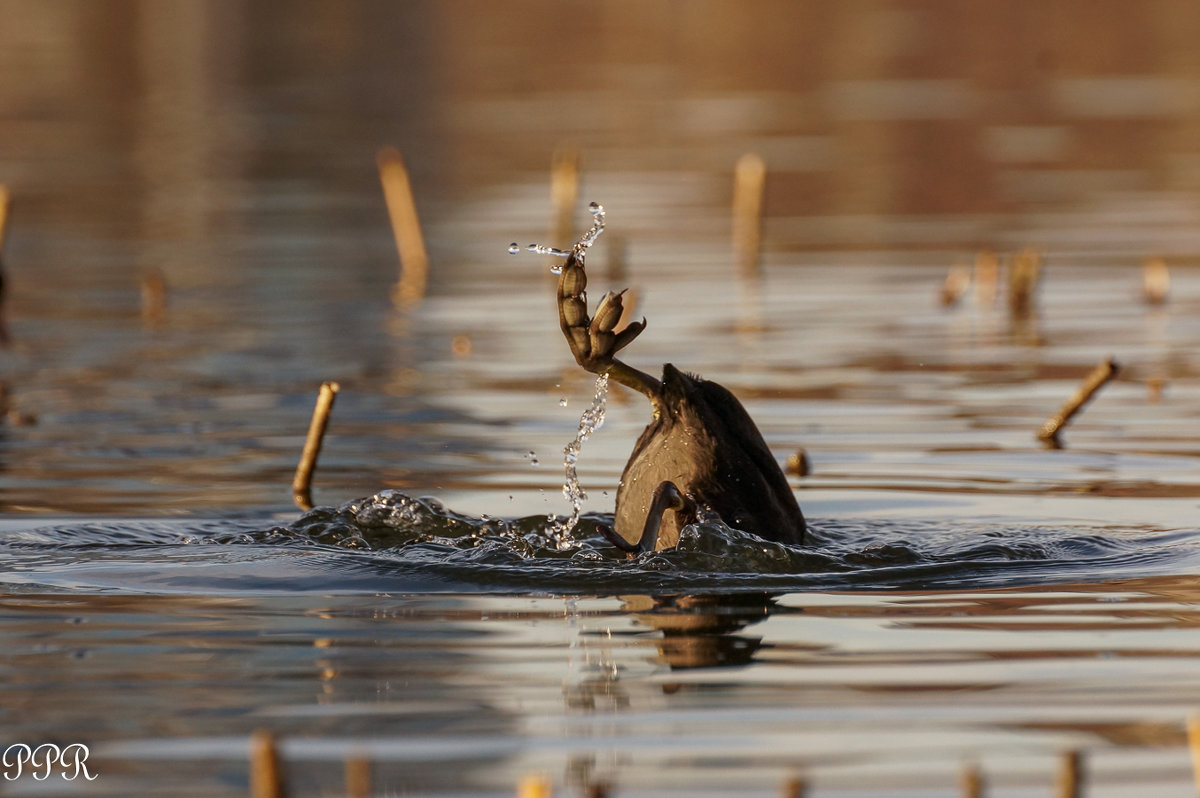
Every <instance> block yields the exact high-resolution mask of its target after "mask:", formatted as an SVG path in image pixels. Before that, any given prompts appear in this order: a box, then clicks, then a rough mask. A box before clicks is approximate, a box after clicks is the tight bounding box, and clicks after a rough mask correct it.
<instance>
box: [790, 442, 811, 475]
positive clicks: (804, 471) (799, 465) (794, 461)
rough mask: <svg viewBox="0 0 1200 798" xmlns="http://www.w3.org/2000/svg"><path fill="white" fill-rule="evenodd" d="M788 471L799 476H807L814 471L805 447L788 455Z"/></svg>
mask: <svg viewBox="0 0 1200 798" xmlns="http://www.w3.org/2000/svg"><path fill="white" fill-rule="evenodd" d="M787 472H788V473H789V474H792V475H793V476H797V477H806V476H808V475H809V474H811V473H812V462H811V461H810V460H809V459H808V452H807V451H806V450H805V449H803V448H801V449H797V450H796V451H795V452H793V453H792V454H791V455H789V456H788V459H787Z"/></svg>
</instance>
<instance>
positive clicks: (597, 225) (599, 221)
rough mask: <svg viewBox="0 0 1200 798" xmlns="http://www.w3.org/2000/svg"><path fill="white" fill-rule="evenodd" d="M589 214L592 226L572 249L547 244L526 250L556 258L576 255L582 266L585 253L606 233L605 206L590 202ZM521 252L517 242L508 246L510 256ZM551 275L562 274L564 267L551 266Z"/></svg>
mask: <svg viewBox="0 0 1200 798" xmlns="http://www.w3.org/2000/svg"><path fill="white" fill-rule="evenodd" d="M588 213H590V214H591V215H592V226H591V227H589V228H588V230H587V232H585V233H584V234H583V235H582V236H580V237H579V240H578V241H576V242H575V243H574V244H572V245H571V248H570V249H559V248H557V247H552V246H548V245H546V244H527V245H526V246H525V250H526V251H527V252H532V253H534V254H535V255H553V256H554V257H556V258H569V257H570V256H571V255H574V256H575V257H576V258H577V259H578V260H579V263H580V265H581V266H582V265H583V256H584V253H585V252H586V251H587V250H588V249H589V248H590V247H591V246H592V245H593V244H595V243H596V239H597V238H599V237H600V234H601V233H603V232H604V206H603V205H601V204H600V203H598V202H590V203H588ZM520 251H521V247H520V245H518V244H517V243H516V242H515V241H514V242H513V243H511V244H509V245H508V254H510V255H516V254H517V253H518V252H520ZM550 273H551V274H562V266H561V265H554V266H551V267H550Z"/></svg>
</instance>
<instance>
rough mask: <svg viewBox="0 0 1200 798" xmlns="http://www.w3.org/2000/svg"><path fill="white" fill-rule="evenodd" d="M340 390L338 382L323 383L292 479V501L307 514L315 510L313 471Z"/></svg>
mask: <svg viewBox="0 0 1200 798" xmlns="http://www.w3.org/2000/svg"><path fill="white" fill-rule="evenodd" d="M338 390H340V386H339V385H338V384H337V383H336V382H323V383H321V392H320V393H318V394H317V405H316V407H315V408H313V416H312V421H311V422H310V423H309V425H308V437H307V438H305V439H304V451H303V452H302V453H301V455H300V464H299V465H297V466H296V476H295V477H294V478H293V479H292V499H293V500H295V502H296V506H297V507H299V508H300V509H301V510H303V511H305V512H308V511H309V510H311V509H312V508H313V504H312V475H313V470H314V469H315V468H316V466H317V456H318V455H320V454H321V443H322V441H324V439H325V428H326V427H327V426H329V414H330V413H331V412H332V411H333V400H334V398H336V397H337V393H338Z"/></svg>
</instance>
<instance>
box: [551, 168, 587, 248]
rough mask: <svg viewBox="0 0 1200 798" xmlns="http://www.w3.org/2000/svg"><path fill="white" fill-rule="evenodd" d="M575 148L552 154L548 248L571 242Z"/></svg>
mask: <svg viewBox="0 0 1200 798" xmlns="http://www.w3.org/2000/svg"><path fill="white" fill-rule="evenodd" d="M579 161H580V159H579V148H578V147H576V146H574V145H569V146H564V147H560V148H559V149H557V150H555V151H554V157H553V158H552V159H551V162H550V205H551V207H552V208H553V213H554V219H553V221H552V222H551V225H550V246H552V247H561V246H566V245H567V242H568V241H574V240H575V206H576V204H578V202H579Z"/></svg>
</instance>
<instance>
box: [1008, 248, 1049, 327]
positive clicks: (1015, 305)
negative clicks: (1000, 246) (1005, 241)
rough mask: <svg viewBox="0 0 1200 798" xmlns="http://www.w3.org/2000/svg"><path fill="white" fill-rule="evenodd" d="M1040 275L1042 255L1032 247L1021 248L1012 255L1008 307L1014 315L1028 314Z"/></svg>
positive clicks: (1031, 307)
mask: <svg viewBox="0 0 1200 798" xmlns="http://www.w3.org/2000/svg"><path fill="white" fill-rule="evenodd" d="M1041 276H1042V256H1041V254H1040V253H1038V251H1037V250H1034V249H1023V250H1021V251H1020V252H1018V253H1017V254H1016V255H1014V256H1013V259H1012V264H1011V266H1010V269H1009V273H1008V309H1009V311H1011V313H1012V315H1014V316H1028V315H1029V313H1030V312H1031V311H1032V310H1033V296H1034V293H1035V292H1036V291H1037V286H1038V281H1039V280H1040V279H1041Z"/></svg>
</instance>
